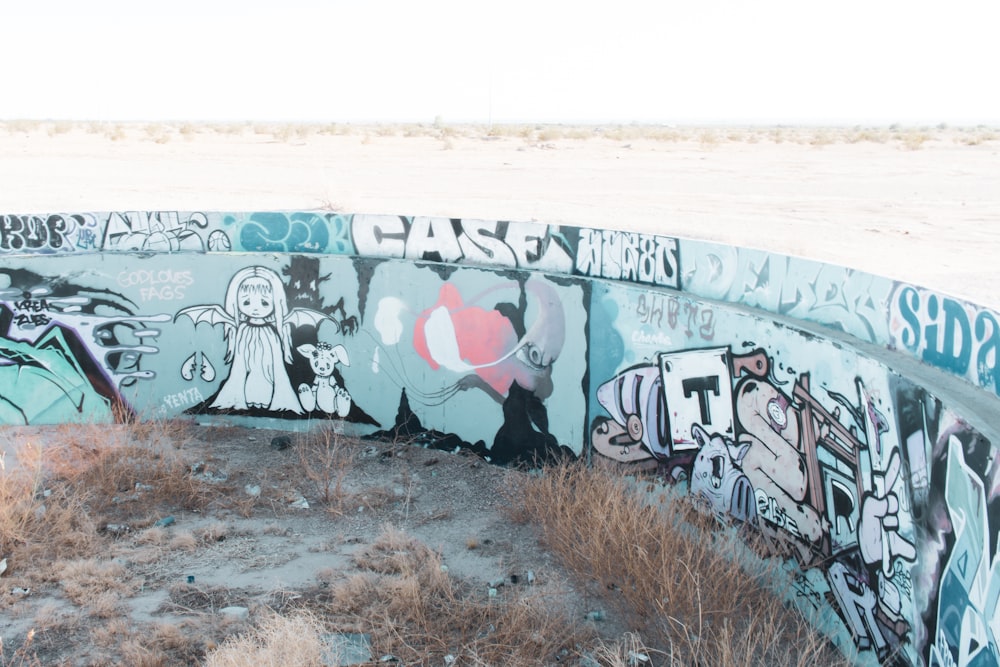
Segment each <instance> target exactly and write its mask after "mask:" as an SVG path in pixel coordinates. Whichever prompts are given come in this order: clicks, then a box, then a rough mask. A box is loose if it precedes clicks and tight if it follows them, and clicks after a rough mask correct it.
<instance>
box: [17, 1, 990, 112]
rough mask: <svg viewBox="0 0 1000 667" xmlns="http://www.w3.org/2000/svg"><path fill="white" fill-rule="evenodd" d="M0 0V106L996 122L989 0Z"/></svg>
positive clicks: (53, 109)
mask: <svg viewBox="0 0 1000 667" xmlns="http://www.w3.org/2000/svg"><path fill="white" fill-rule="evenodd" d="M0 8H2V9H0V119H13V118H36V119H48V118H51V119H63V118H65V119H75V120H84V119H97V120H205V121H219V120H285V121H355V122H363V121H368V122H375V121H417V122H425V123H429V122H432V121H433V120H434V119H435V118H436V117H441V118H442V119H443V120H444V121H446V122H488V121H492V122H497V123H499V122H567V123H570V122H622V123H628V122H658V123H741V124H742V123H764V124H773V123H802V124H813V123H815V124H857V123H862V124H890V123H903V124H937V123H942V122H943V123H948V124H952V125H961V124H977V123H987V124H1000V37H998V35H1000V1H998V0H941V1H934V2H928V1H924V0H909V1H901V0H863V1H858V0H837V1H833V0H812V1H810V0H757V1H754V0H685V1H683V2H678V1H674V0H661V1H659V2H657V1H648V2H640V1H637V0H615V1H614V2H611V1H603V0H602V1H597V0H576V1H575V2H561V1H552V2H546V1H545V0H530V1H522V0H504V1H499V2H481V1H479V0H465V1H459V0H422V1H421V0H410V1H399V2H397V1H392V0H350V1H344V0H327V1H320V0H315V1H312V2H310V1H307V0H274V1H273V2H263V1H259V0H239V1H231V0H215V1H213V0H171V1H170V2H152V1H143V0H89V1H82V0H50V1H46V0H0Z"/></svg>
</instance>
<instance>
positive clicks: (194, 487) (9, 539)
mask: <svg viewBox="0 0 1000 667" xmlns="http://www.w3.org/2000/svg"><path fill="white" fill-rule="evenodd" d="M168 432H173V433H177V434H179V435H180V434H182V433H183V429H182V427H181V426H179V425H173V426H171V425H164V424H159V425H152V426H151V425H149V424H136V425H134V426H109V425H100V426H99V425H74V426H65V427H59V429H58V430H57V432H56V433H55V437H53V438H52V442H50V443H48V444H46V446H45V447H44V448H43V447H40V446H33V445H32V444H31V443H22V444H19V445H18V466H17V468H15V469H12V470H6V471H0V554H2V555H3V556H4V557H8V558H9V560H10V563H11V570H12V572H15V571H17V570H23V569H25V567H26V564H27V563H32V564H33V566H32V568H31V569H32V570H34V571H36V572H39V573H41V574H40V576H45V575H44V571H45V569H46V568H45V565H46V564H50V565H51V564H52V563H54V562H56V561H60V560H63V561H65V560H71V559H74V558H82V557H86V556H89V555H90V554H92V553H93V552H95V551H97V550H99V548H100V547H99V545H100V544H101V543H102V542H104V541H106V540H109V539H110V540H113V539H118V538H120V537H122V535H123V534H125V533H127V532H130V531H131V530H134V529H137V528H141V527H147V526H150V525H152V524H153V523H154V522H155V521H156V520H157V519H159V518H160V517H161V516H163V515H165V514H166V513H168V512H170V511H172V510H173V509H175V508H178V507H180V508H188V509H192V508H201V507H204V506H205V505H206V504H207V503H208V502H209V501H210V499H211V498H212V497H213V494H214V490H213V489H211V488H210V487H209V486H208V485H207V484H205V483H204V482H202V481H200V480H198V479H196V478H195V477H194V476H193V475H192V474H191V470H190V468H189V467H188V465H187V464H186V463H185V461H184V460H183V458H182V457H181V456H180V454H179V452H177V451H176V450H174V449H171V448H167V447H166V446H163V445H162V444H161V439H162V438H165V437H166V434H167V433H168Z"/></svg>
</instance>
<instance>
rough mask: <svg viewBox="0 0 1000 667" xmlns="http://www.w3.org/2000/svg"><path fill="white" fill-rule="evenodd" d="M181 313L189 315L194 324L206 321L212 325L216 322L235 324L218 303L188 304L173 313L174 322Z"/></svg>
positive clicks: (233, 325)
mask: <svg viewBox="0 0 1000 667" xmlns="http://www.w3.org/2000/svg"><path fill="white" fill-rule="evenodd" d="M181 315H187V316H188V317H190V318H191V321H192V322H194V323H195V326H197V325H198V324H200V323H202V322H208V323H209V324H211V325H212V326H215V325H216V324H227V325H229V326H231V327H235V326H236V321H235V320H234V319H233V318H232V316H231V315H230V314H229V313H227V312H226V311H225V309H223V307H222V306H220V305H218V304H212V305H210V306H190V307H188V308H184V309H183V310H180V311H178V312H177V314H176V315H174V321H175V322H176V321H177V320H178V318H180V316H181Z"/></svg>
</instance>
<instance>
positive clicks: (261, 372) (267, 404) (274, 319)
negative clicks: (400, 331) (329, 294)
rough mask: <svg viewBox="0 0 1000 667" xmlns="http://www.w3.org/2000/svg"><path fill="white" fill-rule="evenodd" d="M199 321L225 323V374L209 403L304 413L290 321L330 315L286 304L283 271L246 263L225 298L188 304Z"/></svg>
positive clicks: (315, 323)
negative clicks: (293, 372)
mask: <svg viewBox="0 0 1000 667" xmlns="http://www.w3.org/2000/svg"><path fill="white" fill-rule="evenodd" d="M181 315H186V316H188V317H190V318H191V320H192V321H193V322H194V323H195V326H197V325H198V324H199V323H201V322H208V323H209V324H211V325H213V326H215V325H217V324H221V325H223V327H224V329H225V340H226V363H228V364H231V367H230V370H229V377H227V378H226V379H225V380H224V381H223V383H222V386H221V387H220V388H219V391H218V393H217V394H216V395H215V400H213V401H212V403H211V405H210V406H209V408H213V409H218V410H253V409H258V410H268V411H271V412H284V411H289V412H294V413H295V414H302V412H303V410H302V405H301V404H300V403H299V399H298V395H297V393H296V392H295V390H294V389H292V383H291V380H290V379H289V377H288V370H287V369H286V367H285V364H291V363H292V345H291V329H292V326H293V325H294V326H301V325H303V324H311V325H313V326H319V323H320V322H321V321H322V320H325V319H329V318H327V316H326V315H325V314H323V313H321V312H319V311H315V310H310V309H308V308H293V309H292V310H291V311H289V310H288V302H287V299H286V297H285V286H284V283H282V282H281V277H280V276H278V274H277V273H275V272H274V271H272V270H271V269H268V268H265V267H263V266H248V267H246V268H244V269H242V270H240V271H238V272H237V273H236V274H235V275H234V276H233V277H232V279H231V280H230V281H229V287H228V288H227V289H226V302H225V304H224V305H222V306H220V305H218V304H210V305H198V306H191V307H189V308H184V309H183V310H181V311H179V312H178V313H177V315H176V316H175V317H174V319H175V320H176V319H178V318H180V316H181Z"/></svg>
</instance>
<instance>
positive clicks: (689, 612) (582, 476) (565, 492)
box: [512, 465, 846, 665]
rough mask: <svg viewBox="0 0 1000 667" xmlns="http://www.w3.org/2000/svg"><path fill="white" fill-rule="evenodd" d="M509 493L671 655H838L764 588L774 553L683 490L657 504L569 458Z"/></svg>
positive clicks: (690, 659) (682, 660)
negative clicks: (761, 555)
mask: <svg viewBox="0 0 1000 667" xmlns="http://www.w3.org/2000/svg"><path fill="white" fill-rule="evenodd" d="M512 500H513V502H514V503H516V505H517V513H516V516H517V517H520V518H521V519H524V520H529V519H530V521H531V522H533V523H535V524H536V525H538V526H539V528H540V530H541V532H542V539H543V541H544V543H545V544H546V545H547V546H548V547H549V548H551V549H552V551H553V552H554V553H556V554H557V555H558V556H559V557H560V558H561V559H562V560H563V562H564V563H565V565H566V566H567V567H568V568H569V569H570V570H571V571H573V572H575V573H576V574H578V575H579V576H580V577H582V578H585V579H590V580H593V581H595V582H596V583H597V585H598V587H599V589H600V590H601V591H603V592H604V597H605V599H606V602H607V604H608V605H609V606H611V607H612V608H614V609H615V610H616V613H618V614H619V615H620V616H621V617H622V618H624V619H625V622H626V624H627V625H628V626H629V627H632V628H635V629H636V630H637V631H638V632H639V633H640V634H641V636H642V637H644V639H645V641H646V642H647V643H648V644H649V645H651V646H654V647H655V648H656V649H657V650H658V651H660V652H662V654H663V655H666V656H669V664H677V665H681V664H695V663H697V664H706V665H745V664H767V665H812V664H824V665H827V664H839V663H842V662H843V663H844V664H846V661H843V660H842V659H841V657H840V656H839V654H838V653H837V652H836V650H835V649H833V648H832V647H831V646H830V645H829V643H828V642H827V641H826V640H825V639H824V638H823V637H822V636H819V635H817V634H816V633H815V632H814V631H813V630H812V629H811V627H810V626H809V624H808V623H807V621H806V620H805V619H803V618H802V617H801V616H799V615H798V613H796V612H794V611H792V610H789V609H786V608H785V606H784V605H783V604H782V602H781V599H780V598H779V597H778V596H777V595H776V594H775V593H773V592H771V591H770V590H769V589H768V588H767V587H766V586H768V585H773V584H774V583H775V582H777V581H780V580H781V570H780V567H779V566H778V564H777V562H774V564H769V563H765V562H763V561H760V560H756V561H755V559H753V558H752V557H750V554H748V553H747V550H746V549H745V548H741V546H740V545H741V544H742V539H746V538H747V537H748V536H746V535H744V536H742V538H741V536H739V535H737V534H736V531H735V530H733V529H730V528H727V527H725V526H723V525H722V524H720V523H719V522H717V521H716V519H715V518H714V517H712V516H711V515H709V514H706V513H704V512H702V511H701V509H700V508H699V507H697V506H696V505H695V504H694V503H693V502H692V501H691V500H690V499H689V498H687V497H681V496H674V495H672V494H667V495H665V496H661V501H660V502H657V503H654V502H651V501H649V499H647V498H644V497H642V496H641V495H640V494H639V493H638V492H637V490H636V489H635V488H633V487H631V486H630V485H629V484H628V483H627V481H625V480H623V479H622V478H620V477H618V476H615V475H614V474H613V473H611V472H607V471H602V470H597V469H587V468H585V467H583V466H581V465H569V466H563V467H559V468H553V469H550V470H547V471H546V474H544V475H541V476H536V477H529V478H525V479H524V480H523V482H522V483H521V484H518V485H517V486H516V490H515V492H514V493H513V494H512ZM741 551H742V552H743V553H744V555H745V556H746V557H741V558H736V557H734V554H739V553H740V552H741ZM791 646H794V647H795V651H789V650H788V649H789V647H791Z"/></svg>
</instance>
